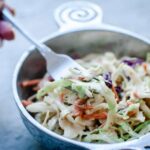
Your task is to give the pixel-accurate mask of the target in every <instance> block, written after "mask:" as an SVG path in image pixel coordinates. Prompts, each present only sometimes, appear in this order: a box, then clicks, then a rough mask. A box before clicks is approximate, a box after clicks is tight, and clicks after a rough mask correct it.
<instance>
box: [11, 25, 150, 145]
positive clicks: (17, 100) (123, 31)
mask: <svg viewBox="0 0 150 150" xmlns="http://www.w3.org/2000/svg"><path fill="white" fill-rule="evenodd" d="M100 30H101V31H108V32H116V33H120V34H125V35H127V36H130V37H133V38H135V39H138V40H139V41H142V42H144V43H146V44H148V45H150V40H149V39H148V38H146V37H144V36H141V35H139V34H137V33H134V32H131V31H128V30H126V29H122V28H118V27H115V26H111V25H106V24H103V25H101V26H100V27H97V26H95V27H83V28H76V29H71V30H67V31H58V32H56V33H54V34H52V35H51V36H47V37H45V38H44V39H43V40H41V42H43V43H46V42H47V41H48V40H52V39H54V38H57V37H60V36H63V35H65V34H68V33H74V32H82V31H100ZM32 51H35V47H34V46H31V47H30V48H29V50H28V51H25V52H24V53H23V55H22V56H21V58H20V59H19V61H18V62H17V65H16V67H15V71H14V73H13V81H12V90H13V96H14V99H15V103H16V105H17V106H18V108H19V110H20V111H21V113H22V114H23V115H24V117H25V118H26V119H27V120H28V121H30V122H31V123H32V124H33V125H34V126H35V127H36V128H38V129H40V130H41V131H43V132H44V133H46V134H47V135H50V136H52V137H54V138H56V139H59V140H61V141H63V142H68V143H70V144H74V145H78V146H80V147H84V148H90V147H99V148H100V147H105V148H112V146H113V148H114V147H115V148H119V147H122V146H129V145H137V143H138V139H134V140H132V141H125V142H121V143H113V144H96V143H86V142H80V141H76V140H72V139H69V138H66V137H64V136H62V135H59V134H57V133H55V132H53V131H51V130H48V129H47V128H46V127H44V126H42V125H41V124H40V123H38V122H37V121H36V120H35V119H34V118H33V117H32V116H31V115H30V114H29V113H28V112H27V110H26V109H25V108H24V107H23V105H22V103H21V99H20V98H19V95H18V92H17V77H18V73H19V71H20V68H21V66H22V64H23V62H24V61H25V59H26V58H27V57H28V56H29V54H30V53H31V52H32ZM148 134H150V133H148ZM146 135H147V134H146ZM140 138H141V137H140Z"/></svg>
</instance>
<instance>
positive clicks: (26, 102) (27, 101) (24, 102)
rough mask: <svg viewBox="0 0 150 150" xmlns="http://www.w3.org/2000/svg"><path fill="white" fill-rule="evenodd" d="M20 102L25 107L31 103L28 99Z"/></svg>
mask: <svg viewBox="0 0 150 150" xmlns="http://www.w3.org/2000/svg"><path fill="white" fill-rule="evenodd" d="M21 102H22V105H23V106H24V107H27V106H28V105H30V104H32V102H31V101H30V100H22V101H21Z"/></svg>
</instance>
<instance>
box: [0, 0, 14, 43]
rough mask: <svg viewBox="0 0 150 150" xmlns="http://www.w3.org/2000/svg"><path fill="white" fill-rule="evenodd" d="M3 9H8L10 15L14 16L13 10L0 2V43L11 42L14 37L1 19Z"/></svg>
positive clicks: (7, 24) (8, 26) (1, 0)
mask: <svg viewBox="0 0 150 150" xmlns="http://www.w3.org/2000/svg"><path fill="white" fill-rule="evenodd" d="M4 8H6V9H8V10H9V11H10V13H11V14H13V15H14V14H15V11H14V9H12V8H11V7H9V6H8V5H7V4H5V2H4V1H3V0H0V42H2V41H3V40H13V39H14V37H15V34H14V32H13V30H12V27H11V25H10V24H9V23H8V22H7V21H5V20H4V18H3V15H2V10H3V9H4Z"/></svg>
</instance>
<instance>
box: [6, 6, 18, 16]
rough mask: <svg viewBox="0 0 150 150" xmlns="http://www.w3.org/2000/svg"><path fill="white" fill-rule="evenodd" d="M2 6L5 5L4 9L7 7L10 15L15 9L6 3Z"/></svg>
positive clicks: (13, 13)
mask: <svg viewBox="0 0 150 150" xmlns="http://www.w3.org/2000/svg"><path fill="white" fill-rule="evenodd" d="M4 7H5V8H6V9H8V10H9V11H10V13H11V14H12V15H15V9H13V8H12V7H10V6H9V5H7V4H4Z"/></svg>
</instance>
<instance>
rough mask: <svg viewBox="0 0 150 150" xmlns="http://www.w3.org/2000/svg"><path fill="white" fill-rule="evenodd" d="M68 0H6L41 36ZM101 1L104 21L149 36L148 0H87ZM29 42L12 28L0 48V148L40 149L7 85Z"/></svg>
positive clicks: (50, 30) (50, 28)
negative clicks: (9, 39)
mask: <svg viewBox="0 0 150 150" xmlns="http://www.w3.org/2000/svg"><path fill="white" fill-rule="evenodd" d="M67 1H68V0H55V1H54V0H7V3H8V4H10V5H12V6H13V7H14V8H16V12H17V15H16V17H17V19H18V20H19V21H20V22H22V24H23V25H24V26H25V27H26V28H27V29H28V30H29V31H30V32H32V33H33V35H34V36H35V37H36V38H37V39H38V40H41V39H42V38H44V37H45V36H48V35H50V34H51V33H53V32H56V31H57V30H58V27H57V25H56V23H55V19H54V17H53V12H54V10H55V8H56V7H58V6H59V5H60V4H62V3H64V2H67ZM91 2H96V3H98V4H99V5H101V7H102V9H103V12H104V19H103V20H104V22H106V23H109V24H112V25H116V26H120V27H123V28H126V29H129V30H132V31H134V32H137V33H139V34H142V35H144V36H146V37H148V38H150V0H124V1H123V0H91ZM29 46H30V44H29V43H28V42H27V41H26V40H25V39H24V38H23V37H22V36H21V35H20V34H19V33H18V32H16V39H15V40H14V41H12V42H5V43H4V45H3V47H2V48H0V69H1V71H0V150H16V149H17V150H43V149H44V148H43V147H42V146H40V144H39V143H37V142H36V141H35V140H34V139H33V137H32V136H31V135H30V134H29V133H28V131H27V129H26V128H25V126H24V125H23V123H22V121H21V118H20V116H19V113H18V110H17V107H16V105H15V103H14V100H13V94H12V89H11V83H12V74H13V71H14V68H15V65H16V63H17V61H18V59H19V58H20V56H21V55H22V53H23V52H24V51H26V50H27V49H28V47H29Z"/></svg>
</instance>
